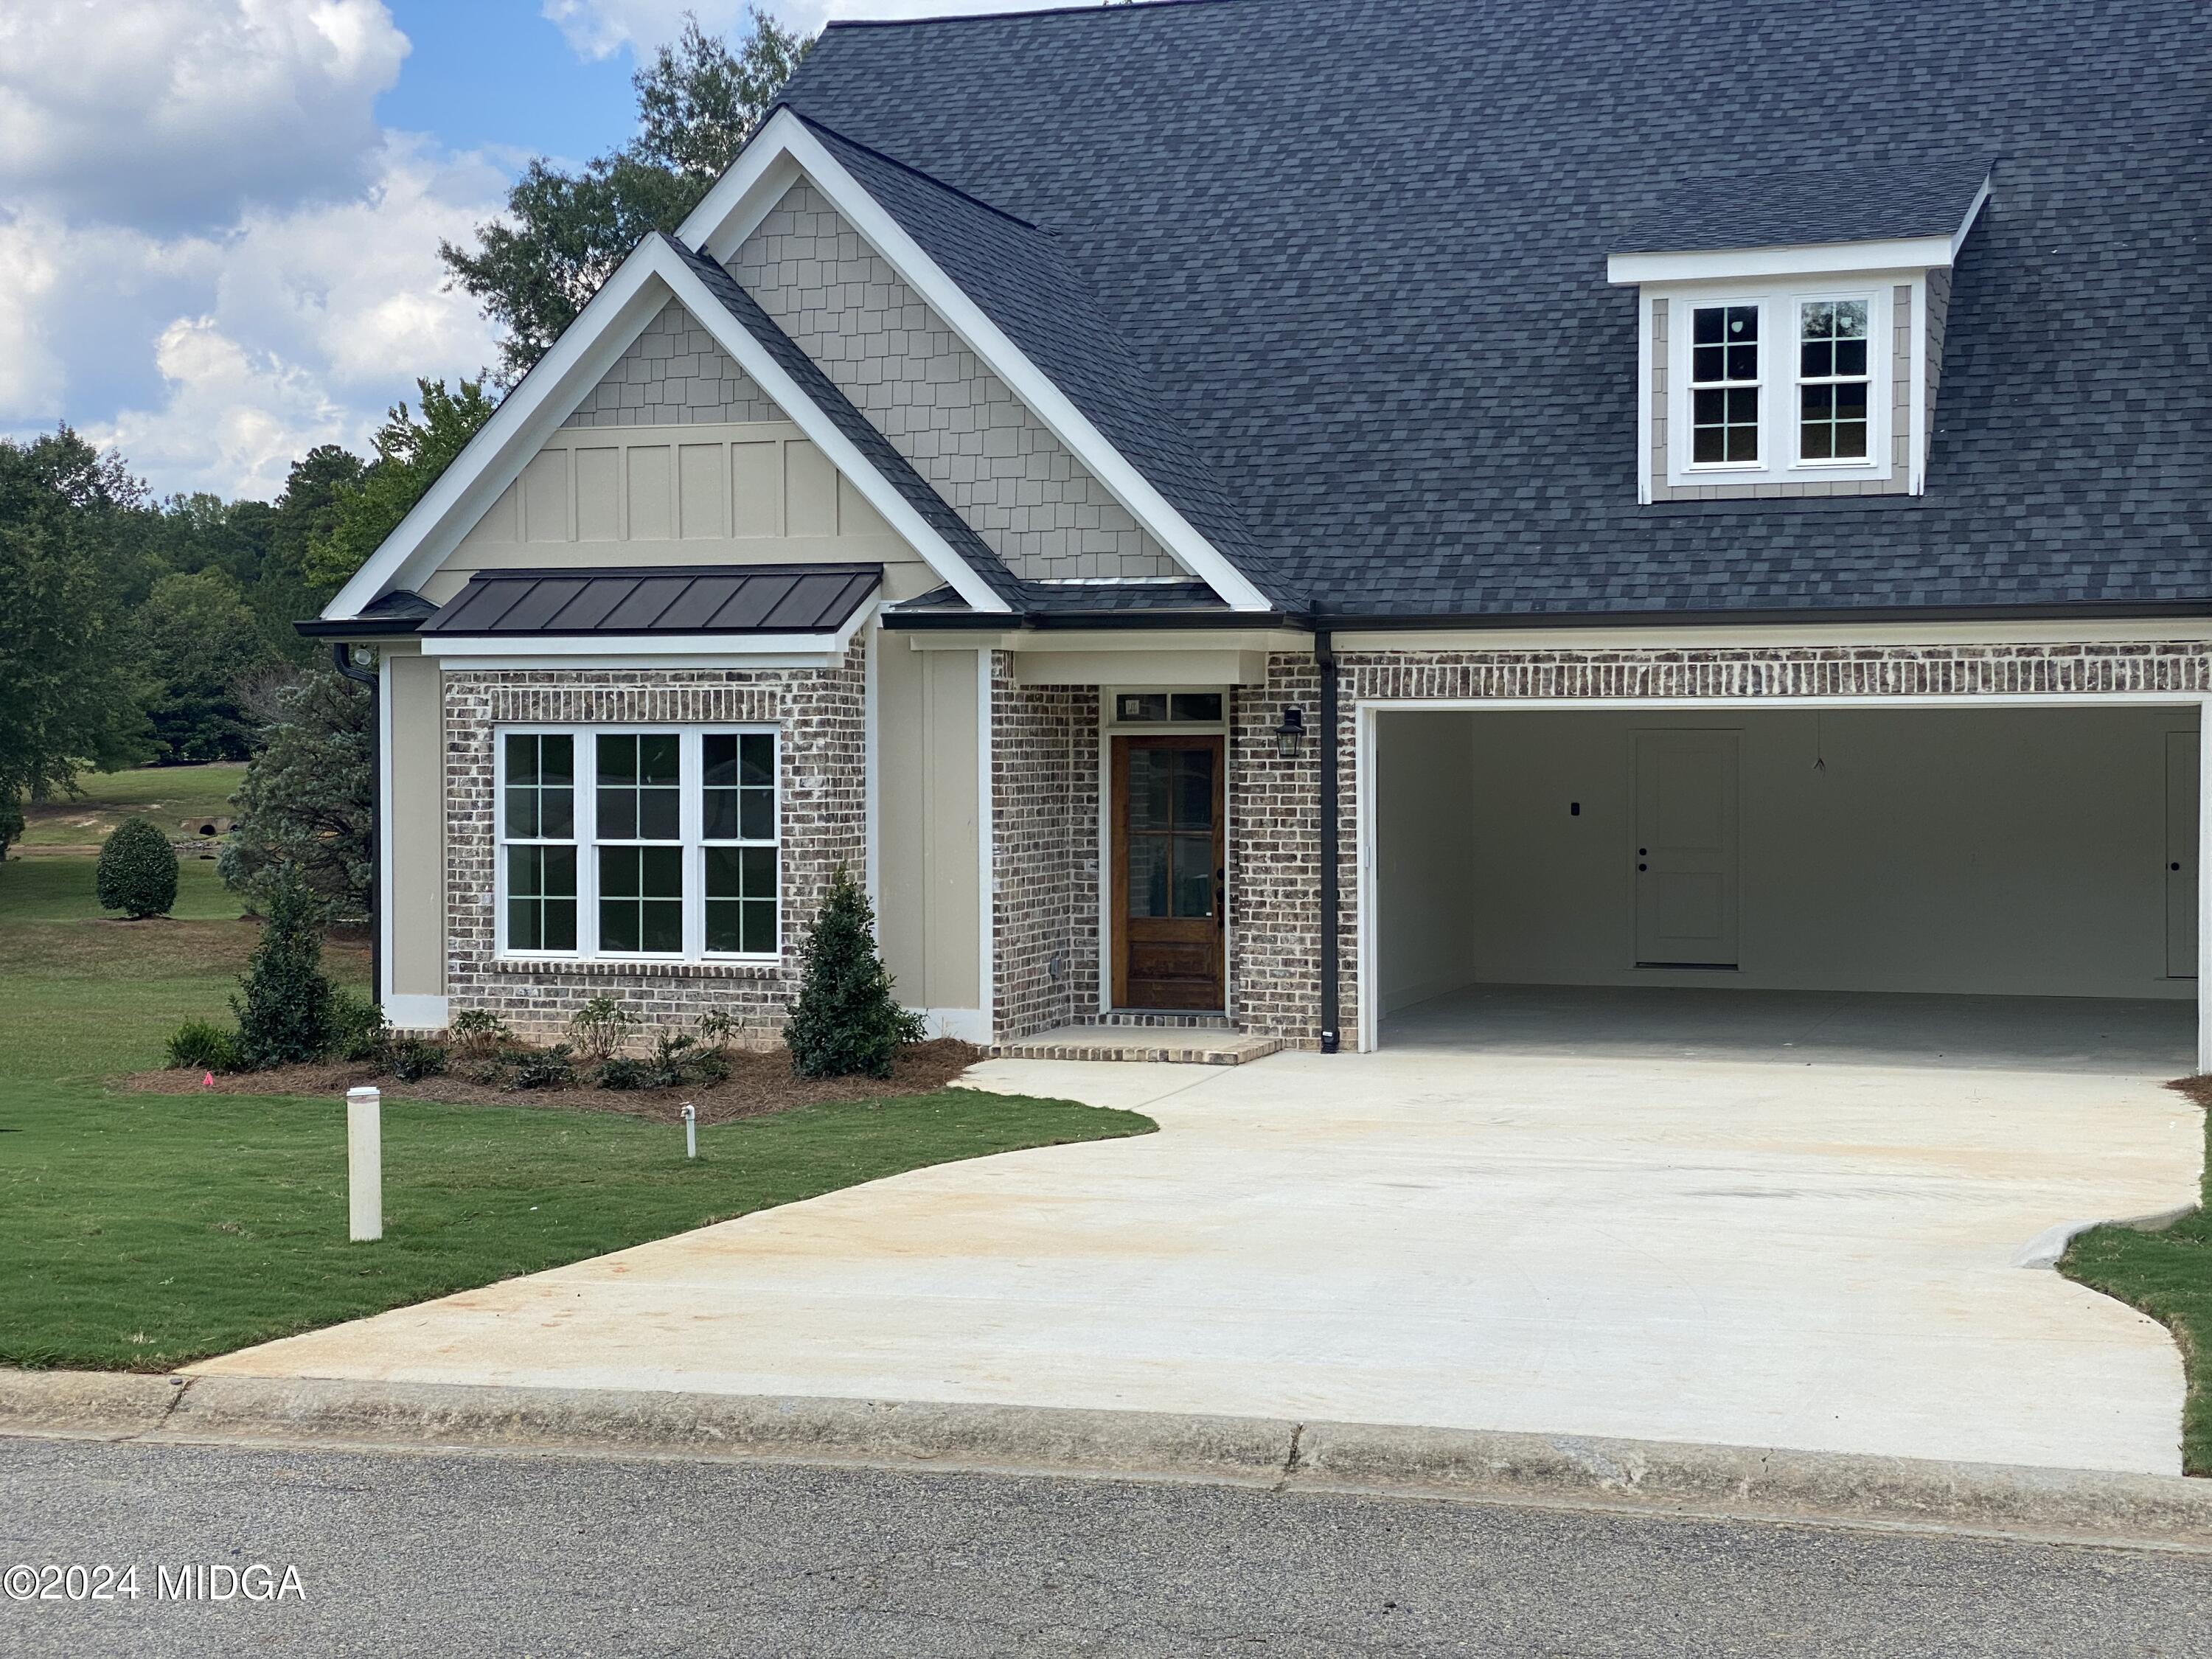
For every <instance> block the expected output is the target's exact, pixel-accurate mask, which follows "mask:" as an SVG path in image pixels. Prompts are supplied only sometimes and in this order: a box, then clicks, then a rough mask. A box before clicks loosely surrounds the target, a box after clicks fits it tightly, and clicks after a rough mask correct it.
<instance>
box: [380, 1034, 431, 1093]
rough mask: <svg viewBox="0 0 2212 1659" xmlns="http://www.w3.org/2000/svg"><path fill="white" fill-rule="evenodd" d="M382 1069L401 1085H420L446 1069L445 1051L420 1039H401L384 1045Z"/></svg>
mask: <svg viewBox="0 0 2212 1659" xmlns="http://www.w3.org/2000/svg"><path fill="white" fill-rule="evenodd" d="M384 1067H385V1069H386V1071H388V1072H390V1073H392V1076H394V1077H396V1078H398V1079H399V1080H400V1081H401V1082H402V1083H420V1082H421V1081H422V1079H424V1078H426V1077H435V1076H437V1075H438V1074H439V1073H441V1072H442V1071H444V1070H445V1069H446V1051H445V1049H444V1048H442V1047H441V1045H439V1044H437V1043H435V1042H424V1041H423V1040H422V1038H421V1037H401V1038H400V1039H399V1040H398V1042H390V1043H386V1045H385V1049H384Z"/></svg>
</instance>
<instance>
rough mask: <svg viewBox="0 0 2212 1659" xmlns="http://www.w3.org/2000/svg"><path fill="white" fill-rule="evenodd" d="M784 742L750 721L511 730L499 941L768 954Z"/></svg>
mask: <svg viewBox="0 0 2212 1659" xmlns="http://www.w3.org/2000/svg"><path fill="white" fill-rule="evenodd" d="M776 742H777V739H776V734H775V732H774V731H773V730H767V729H762V728H759V727H742V726H738V727H719V728H718V727H712V726H657V727H608V726H509V727H506V728H503V729H501V731H500V732H498V733H497V736H496V767H495V774H496V775H495V788H496V790H497V793H498V826H499V848H498V869H497V883H498V892H497V900H496V902H497V906H498V912H499V921H498V927H499V949H500V951H501V954H503V955H507V956H516V957H582V958H611V959H616V960H625V959H638V960H647V961H650V960H678V961H702V960H708V959H716V958H723V957H728V958H735V959H746V958H750V959H755V960H762V961H767V960H773V959H774V958H775V957H776V956H777V955H778V953H779V952H780V951H781V948H782V921H781V909H780V905H779V900H778V894H779V891H780V888H781V881H780V867H779V866H780V861H781V849H780V845H779V833H778V832H779V826H780V823H781V811H780V802H779V799H778V789H777V766H776V762H777V756H776Z"/></svg>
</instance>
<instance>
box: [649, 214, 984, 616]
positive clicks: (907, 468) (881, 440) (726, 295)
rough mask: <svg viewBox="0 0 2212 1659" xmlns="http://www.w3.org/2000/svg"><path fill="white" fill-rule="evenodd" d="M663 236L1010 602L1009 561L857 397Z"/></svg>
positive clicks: (720, 277)
mask: <svg viewBox="0 0 2212 1659" xmlns="http://www.w3.org/2000/svg"><path fill="white" fill-rule="evenodd" d="M664 240H665V241H666V242H667V244H668V246H671V248H674V249H675V250H676V252H678V253H679V254H680V255H682V256H683V258H684V263H685V264H688V265H690V267H691V269H692V270H695V271H696V272H697V273H698V274H699V277H700V279H701V280H702V282H703V283H706V285H707V289H708V293H710V294H712V295H714V297H715V298H716V299H717V300H719V301H721V302H722V304H723V305H724V306H725V307H727V308H728V310H729V313H730V314H731V315H732V317H734V318H736V319H737V320H738V323H739V324H740V325H742V326H743V327H744V330H745V331H746V332H747V333H749V334H750V335H751V336H752V337H753V338H754V339H756V340H757V341H758V342H759V343H761V346H762V347H763V349H765V350H766V351H767V352H768V354H769V356H770V357H772V358H774V359H775V363H776V367H778V368H781V369H782V370H783V372H784V373H785V374H788V375H790V376H791V378H792V379H793V380H795V381H797V382H798V385H799V390H800V391H801V392H804V393H805V394H806V396H807V398H809V399H810V400H811V402H812V403H813V404H815V406H816V407H817V408H818V409H820V410H821V411H822V412H823V415H824V416H827V417H828V419H829V422H830V423H831V424H832V425H834V426H835V427H836V428H837V429H838V431H840V432H841V433H842V434H843V435H845V438H846V439H847V441H849V442H850V443H851V444H852V445H853V447H854V448H855V449H858V450H859V451H860V453H861V454H862V456H864V457H865V458H866V459H867V460H868V462H869V463H870V464H871V465H873V466H874V467H875V469H876V470H877V471H878V472H880V473H882V474H883V476H884V478H885V480H886V481H888V482H889V483H890V486H891V488H892V489H896V490H897V491H898V493H899V494H900V495H902V496H903V497H905V499H906V501H907V503H908V506H910V507H913V508H914V509H915V512H917V513H920V514H921V517H922V519H923V520H925V521H926V522H927V524H928V525H929V526H930V528H931V529H933V530H934V531H936V532H937V533H938V534H939V535H940V536H942V537H943V538H945V541H946V543H947V544H950V545H951V549H952V550H953V551H954V552H955V553H957V554H958V555H959V556H961V557H962V558H963V559H964V560H965V561H966V562H967V563H968V565H969V568H971V569H973V570H974V571H975V573H976V574H978V575H980V576H981V578H982V579H983V580H984V582H985V584H986V585H987V586H989V587H990V588H991V590H992V591H993V592H994V593H996V594H998V595H999V597H1000V598H1001V599H1007V600H1009V601H1011V600H1012V599H1013V598H1014V597H1015V595H1016V593H1017V591H1018V588H1019V586H1020V583H1019V582H1018V580H1016V579H1015V576H1014V573H1013V572H1012V570H1010V569H1008V568H1006V562H1005V561H1004V560H1002V559H1000V557H999V556H998V555H997V554H995V553H994V552H992V550H991V548H990V544H988V543H987V542H986V541H984V539H983V538H981V536H979V535H977V534H976V533H975V530H974V529H973V528H971V527H970V526H969V523H968V521H967V520H965V519H963V518H962V517H961V516H960V515H959V514H958V513H955V512H954V511H953V510H952V508H951V505H950V504H948V503H947V502H946V501H945V497H944V496H942V495H939V494H938V493H937V492H936V491H935V490H934V489H931V488H930V486H929V483H928V481H927V479H925V478H924V477H922V476H921V474H920V473H919V472H917V471H915V470H914V467H913V465H911V464H910V463H909V462H908V460H907V459H906V457H904V456H903V455H902V454H900V453H898V451H897V450H896V449H894V448H892V447H891V441H890V439H888V438H886V437H884V435H883V434H882V433H881V432H880V431H878V429H877V428H876V426H875V424H874V422H872V421H870V420H869V419H868V417H867V416H865V415H863V414H861V413H860V410H858V409H855V408H854V406H853V400H852V399H851V398H848V397H847V396H846V395H845V394H844V393H843V392H840V391H839V390H838V389H837V386H836V382H835V381H833V380H830V378H829V376H828V375H827V374H823V372H822V369H821V367H820V365H818V364H817V363H816V362H815V361H814V360H813V359H812V358H811V357H810V356H807V355H806V353H805V351H804V350H803V349H800V347H799V343H798V342H797V341H796V340H794V339H793V338H792V337H791V336H789V335H788V334H786V333H785V332H784V331H783V330H782V329H781V328H780V327H778V326H777V325H776V322H775V319H774V318H772V317H770V316H769V314H768V313H767V312H765V311H763V309H762V308H761V304H760V301H757V300H756V299H754V298H753V296H752V295H750V294H748V293H746V292H745V291H744V289H742V288H740V287H738V283H737V279H736V278H734V277H733V276H731V275H730V273H729V272H728V271H726V270H723V269H722V268H721V266H720V265H718V264H715V263H714V261H713V260H712V259H709V258H707V257H706V256H704V255H703V254H700V253H695V252H692V251H691V250H690V248H688V247H686V246H684V244H683V243H681V242H679V241H678V240H676V239H675V238H674V237H673V236H664Z"/></svg>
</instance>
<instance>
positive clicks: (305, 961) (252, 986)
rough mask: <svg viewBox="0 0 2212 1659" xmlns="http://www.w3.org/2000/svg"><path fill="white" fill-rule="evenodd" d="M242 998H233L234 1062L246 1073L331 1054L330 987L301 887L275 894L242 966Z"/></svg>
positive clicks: (315, 910) (313, 912) (314, 917)
mask: <svg viewBox="0 0 2212 1659" xmlns="http://www.w3.org/2000/svg"><path fill="white" fill-rule="evenodd" d="M245 993H246V994H245V998H244V1000H240V999H239V998H238V997H235V996H234V997H233V998H231V1000H230V1006H231V1007H232V1009H233V1010H234V1011H235V1012H236V1013H237V1015H238V1049H239V1056H240V1059H242V1060H244V1061H245V1062H246V1067H247V1068H248V1069H249V1070H252V1071H258V1070H260V1069H261V1068H262V1067H264V1066H284V1065H289V1064H291V1063H293V1062H295V1061H297V1060H320V1059H321V1058H322V1057H323V1056H324V1055H325V1054H327V1053H329V1052H330V1048H331V981H330V980H329V978H328V976H327V975H325V974H324V972H323V932H322V921H321V917H320V915H319V907H318V906H317V904H316V902H315V899H314V896H313V895H312V894H311V893H309V892H308V890H307V886H306V884H304V883H302V882H299V881H296V880H295V881H288V882H285V883H284V884H282V885H281V886H279V887H278V888H277V890H276V896H275V898H274V899H273V900H272V901H271V902H270V906H269V920H268V921H266V922H264V924H263V925H262V928H261V942H260V943H259V944H258V945H255V946H254V947H253V957H252V961H251V962H249V963H247V964H246V983H245Z"/></svg>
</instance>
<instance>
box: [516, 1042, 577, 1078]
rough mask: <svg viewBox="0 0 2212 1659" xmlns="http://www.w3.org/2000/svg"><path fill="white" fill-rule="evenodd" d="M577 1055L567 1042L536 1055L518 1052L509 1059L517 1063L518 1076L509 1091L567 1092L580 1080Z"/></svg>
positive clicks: (523, 1051)
mask: <svg viewBox="0 0 2212 1659" xmlns="http://www.w3.org/2000/svg"><path fill="white" fill-rule="evenodd" d="M575 1054H576V1051H575V1050H574V1048H570V1047H569V1046H568V1044H567V1043H565V1042H556V1043H555V1044H554V1045H553V1046H552V1047H551V1048H547V1049H544V1050H542V1051H540V1052H537V1053H532V1052H531V1051H530V1050H528V1049H518V1050H516V1051H515V1052H513V1054H510V1055H508V1056H507V1058H508V1059H509V1060H512V1061H513V1066H514V1075H513V1080H512V1081H511V1082H510V1083H509V1084H508V1085H507V1086H508V1087H510V1088H514V1089H565V1088H567V1087H568V1085H570V1084H572V1083H574V1081H575V1080H576V1064H575Z"/></svg>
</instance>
